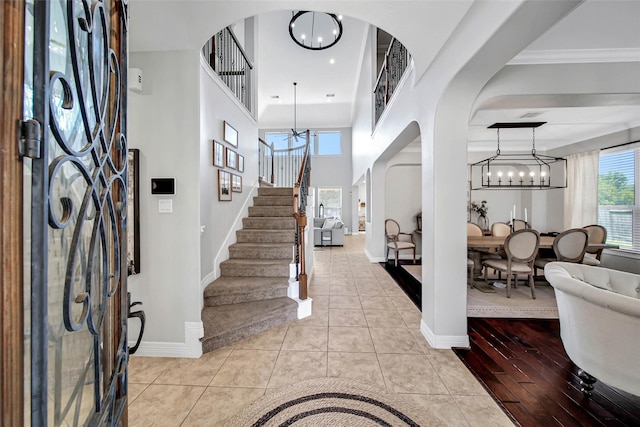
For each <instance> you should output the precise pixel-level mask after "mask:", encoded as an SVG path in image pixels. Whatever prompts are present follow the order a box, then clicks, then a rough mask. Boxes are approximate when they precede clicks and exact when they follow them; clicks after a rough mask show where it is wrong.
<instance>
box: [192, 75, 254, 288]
mask: <svg viewBox="0 0 640 427" xmlns="http://www.w3.org/2000/svg"><path fill="white" fill-rule="evenodd" d="M200 65H201V68H200V94H201V99H200V104H201V109H200V128H201V136H200V217H201V220H200V221H201V225H203V226H204V227H205V229H204V232H203V233H202V234H201V237H200V247H201V259H200V265H201V271H200V278H201V279H202V280H203V282H202V286H203V287H205V286H206V285H207V284H208V283H209V282H211V281H212V280H213V279H215V278H217V277H218V276H219V275H220V273H219V271H218V268H219V264H220V262H221V261H224V260H226V259H228V257H229V250H228V247H229V244H231V243H234V242H235V241H236V236H235V230H236V229H238V228H241V225H242V224H241V219H242V216H243V213H244V212H245V211H246V209H245V207H246V205H247V204H251V203H252V195H253V191H254V189H255V187H256V186H257V182H258V130H257V127H256V122H255V120H254V119H253V117H251V116H250V115H249V113H248V112H247V111H246V110H245V109H244V107H242V106H240V105H239V103H238V102H237V101H236V99H235V98H234V97H233V96H232V95H230V92H229V90H228V89H227V87H226V86H225V85H224V83H222V82H221V81H220V79H219V78H218V77H217V76H216V75H215V74H214V73H213V72H212V71H211V70H210V68H209V67H208V66H207V65H206V64H205V63H201V64H200ZM224 121H227V122H228V123H229V124H231V125H232V126H233V127H234V128H235V129H236V130H237V131H238V147H237V148H236V147H233V146H232V145H230V144H229V143H227V142H225V141H224V138H223V136H224V132H223V123H224ZM213 140H216V141H218V142H220V143H222V144H223V145H224V146H225V148H229V149H231V150H233V151H235V152H237V153H238V154H241V155H243V156H244V159H245V160H244V162H245V168H244V172H243V173H241V172H238V171H237V170H233V169H229V168H226V167H225V168H218V167H216V166H213V160H212V159H213V151H212V150H213V142H212V141H213ZM219 169H223V170H225V171H227V172H230V173H232V174H235V175H239V176H241V177H242V187H243V189H242V192H241V193H232V200H231V201H219V200H218V170H219Z"/></svg>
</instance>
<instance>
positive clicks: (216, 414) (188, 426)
mask: <svg viewBox="0 0 640 427" xmlns="http://www.w3.org/2000/svg"><path fill="white" fill-rule="evenodd" d="M263 395H264V389H262V388H239V387H207V389H206V390H205V391H204V393H203V394H202V396H201V397H200V399H199V400H198V402H197V403H196V405H195V406H194V407H193V409H192V410H191V412H190V413H189V415H188V416H187V418H186V419H185V420H184V423H183V424H182V425H181V427H211V426H222V425H224V424H225V423H226V422H227V421H228V420H229V419H230V418H231V417H233V416H234V415H235V414H236V413H238V412H239V411H240V410H242V409H243V408H245V407H247V406H249V405H250V404H252V403H253V402H254V401H256V400H257V399H259V398H260V397H262V396H263Z"/></svg>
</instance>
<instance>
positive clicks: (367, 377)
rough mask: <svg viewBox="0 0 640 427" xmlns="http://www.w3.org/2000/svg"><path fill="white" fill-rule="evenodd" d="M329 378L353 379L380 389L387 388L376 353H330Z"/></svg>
mask: <svg viewBox="0 0 640 427" xmlns="http://www.w3.org/2000/svg"><path fill="white" fill-rule="evenodd" d="M327 376H329V377H338V378H351V379H354V380H359V381H362V382H365V383H368V384H372V385H375V386H377V387H380V388H384V387H385V383H384V378H383V377H382V371H381V370H380V364H379V363H378V357H377V356H376V354H375V353H350V352H333V351H330V352H329V362H328V370H327Z"/></svg>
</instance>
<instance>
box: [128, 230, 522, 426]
mask: <svg viewBox="0 0 640 427" xmlns="http://www.w3.org/2000/svg"><path fill="white" fill-rule="evenodd" d="M314 260H315V265H314V274H313V279H312V282H311V285H310V288H309V294H310V296H311V297H312V298H313V315H312V316H310V317H308V318H306V319H302V320H298V321H295V322H293V323H290V324H289V325H284V326H281V327H279V328H277V329H273V330H270V331H267V332H264V333H262V334H260V335H257V336H254V337H251V338H248V339H245V340H244V341H241V342H239V343H236V344H234V345H230V346H227V347H224V348H222V349H219V350H216V351H214V352H211V353H207V354H204V355H203V356H202V357H201V358H200V359H174V358H152V357H139V356H132V357H131V363H130V367H129V399H130V400H129V402H130V403H129V425H130V426H149V425H154V426H189V427H191V426H222V425H224V423H225V422H226V420H228V419H229V418H230V417H232V416H233V415H234V414H235V413H236V412H238V411H239V410H241V409H242V408H244V407H245V406H247V405H249V404H251V403H252V402H253V401H254V400H256V399H258V398H259V397H261V396H263V395H264V394H265V393H269V391H270V390H272V389H275V388H277V387H282V386H286V385H288V384H292V383H296V382H298V381H301V380H305V379H310V378H317V377H343V378H354V379H357V380H360V381H365V382H367V383H370V384H373V385H376V386H378V387H381V388H386V389H388V390H390V391H392V392H394V393H402V394H405V395H407V396H408V397H409V398H411V399H412V400H414V401H415V402H416V404H418V405H424V406H425V407H426V406H428V407H430V408H434V409H435V411H434V412H435V413H436V414H438V416H439V417H440V418H441V419H442V420H443V421H445V423H446V424H447V425H452V426H487V425H491V426H512V425H513V424H512V423H511V421H510V420H509V419H508V418H507V416H506V415H505V414H504V413H503V412H502V410H501V409H500V408H499V407H498V405H497V404H496V403H495V402H494V401H493V399H492V398H491V397H490V396H489V395H488V394H487V392H486V391H485V390H484V388H483V387H482V386H481V385H480V383H478V381H477V380H476V379H475V378H474V377H473V375H472V374H471V373H470V372H469V371H468V370H467V369H466V368H465V367H464V365H463V364H462V362H460V360H459V359H458V358H457V357H456V356H455V355H454V354H453V352H452V351H450V350H435V349H433V348H431V347H430V346H429V344H428V343H427V341H426V340H425V339H424V338H423V336H422V334H421V333H420V320H421V314H420V312H419V310H418V309H416V308H415V306H414V305H413V303H412V302H411V301H410V300H409V299H408V298H407V297H406V296H405V294H404V293H403V291H402V290H401V289H400V288H399V287H398V286H397V285H396V283H395V282H394V281H393V280H392V279H391V278H390V277H389V275H388V274H387V273H386V272H385V271H384V269H383V268H382V267H381V266H380V265H379V264H376V263H370V262H369V261H368V260H367V258H366V256H365V255H364V236H363V235H362V234H361V235H359V236H347V237H346V238H345V246H344V247H333V248H324V249H323V250H318V251H314Z"/></svg>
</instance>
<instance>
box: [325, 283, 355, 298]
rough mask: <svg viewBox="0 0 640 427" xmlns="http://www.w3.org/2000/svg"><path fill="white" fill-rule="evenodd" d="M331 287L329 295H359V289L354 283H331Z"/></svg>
mask: <svg viewBox="0 0 640 427" xmlns="http://www.w3.org/2000/svg"><path fill="white" fill-rule="evenodd" d="M330 288H331V289H330V290H329V295H331V296H343V295H351V296H357V295H358V289H357V288H356V287H355V286H354V285H347V286H341V285H331V286H330Z"/></svg>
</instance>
